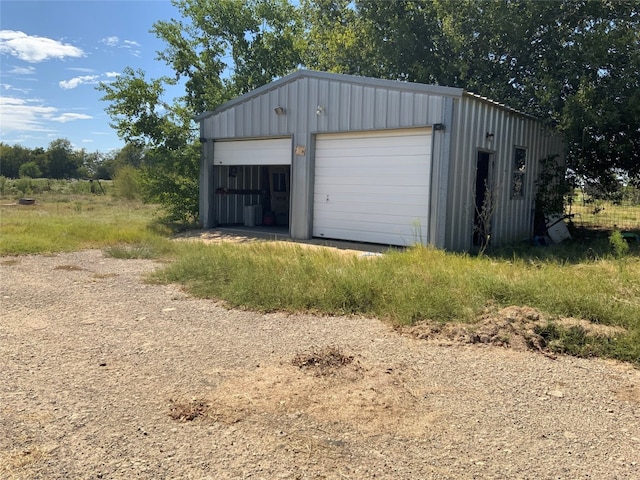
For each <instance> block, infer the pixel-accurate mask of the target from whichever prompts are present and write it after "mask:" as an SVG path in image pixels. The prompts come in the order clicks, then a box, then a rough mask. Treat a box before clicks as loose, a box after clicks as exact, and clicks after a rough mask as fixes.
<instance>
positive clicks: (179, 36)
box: [98, 0, 303, 221]
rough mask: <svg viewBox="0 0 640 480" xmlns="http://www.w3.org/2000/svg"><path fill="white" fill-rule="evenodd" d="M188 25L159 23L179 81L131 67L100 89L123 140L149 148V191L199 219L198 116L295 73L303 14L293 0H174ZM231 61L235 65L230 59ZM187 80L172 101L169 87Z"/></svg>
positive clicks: (166, 56) (164, 55) (165, 55)
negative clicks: (182, 91) (167, 93)
mask: <svg viewBox="0 0 640 480" xmlns="http://www.w3.org/2000/svg"><path fill="white" fill-rule="evenodd" d="M173 4H174V5H175V6H176V8H177V9H178V11H179V12H180V14H181V15H182V17H183V18H182V20H170V21H159V22H156V23H155V24H154V27H153V30H152V31H153V32H155V34H156V35H157V36H158V37H159V38H160V39H162V40H163V41H164V42H165V44H166V48H165V49H164V50H163V51H161V52H158V59H159V60H163V61H164V62H166V63H167V65H169V66H170V67H171V68H172V69H173V70H174V72H175V76H174V77H171V78H170V77H162V78H157V79H150V80H148V79H146V78H145V72H143V71H141V70H137V71H136V70H134V69H132V68H130V67H127V68H126V69H125V70H124V72H123V74H122V75H120V76H119V77H118V78H117V79H116V81H115V82H113V83H109V84H107V83H103V84H101V85H100V86H99V87H98V88H99V90H101V91H102V92H104V96H103V100H105V101H108V102H110V104H109V106H108V107H107V109H106V110H107V113H108V114H109V115H110V117H111V119H112V126H113V127H114V128H115V129H116V130H117V132H118V135H119V136H120V138H122V139H124V140H125V141H127V142H128V143H131V144H133V145H135V146H137V147H139V148H144V151H145V155H144V167H143V172H142V175H141V182H142V190H143V192H144V193H145V195H146V198H147V199H149V200H156V201H160V202H161V203H162V204H163V205H164V206H165V207H166V209H167V211H168V212H169V213H170V215H171V217H172V219H182V220H186V221H191V220H193V219H194V218H195V217H196V216H197V213H198V174H199V160H200V144H199V141H198V138H197V136H196V126H195V124H194V122H193V120H192V119H193V116H194V115H196V114H198V113H202V112H204V111H206V110H210V109H214V108H215V107H217V106H218V105H220V104H221V103H222V102H224V101H226V100H229V99H230V98H232V97H234V96H236V95H238V94H241V93H244V92H246V91H249V90H251V89H254V88H257V87H259V86H261V85H263V84H265V83H268V82H269V81H271V80H273V79H274V78H275V77H277V76H280V75H284V74H286V73H289V72H290V71H291V70H293V69H295V68H296V67H297V66H298V65H300V63H301V58H302V57H301V52H302V47H301V41H302V40H301V39H303V35H302V29H301V27H300V22H299V20H298V19H299V11H298V10H297V9H296V7H294V6H293V5H291V4H290V3H288V2H287V1H286V0H248V1H246V2H238V1H236V0H174V1H173ZM228 58H229V59H230V61H228ZM179 81H182V82H184V86H185V95H184V96H183V97H181V98H178V99H174V100H173V102H172V103H170V102H168V101H166V100H165V99H164V94H165V87H166V86H167V85H173V84H175V83H177V82H179Z"/></svg>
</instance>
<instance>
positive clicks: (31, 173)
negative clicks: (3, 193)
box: [19, 162, 42, 178]
mask: <svg viewBox="0 0 640 480" xmlns="http://www.w3.org/2000/svg"><path fill="white" fill-rule="evenodd" d="M19 173H20V178H24V177H29V178H40V177H42V171H40V168H39V167H38V164H37V163H36V162H27V163H23V164H22V165H20V170H19Z"/></svg>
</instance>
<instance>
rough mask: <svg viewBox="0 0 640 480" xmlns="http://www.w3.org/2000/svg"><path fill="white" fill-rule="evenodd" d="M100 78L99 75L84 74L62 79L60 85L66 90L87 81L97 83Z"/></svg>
mask: <svg viewBox="0 0 640 480" xmlns="http://www.w3.org/2000/svg"><path fill="white" fill-rule="evenodd" d="M97 80H98V75H83V76H81V77H74V78H72V79H70V80H62V81H60V82H58V85H59V86H60V88H63V89H64V90H70V89H72V88H76V87H78V86H79V85H82V84H85V83H91V84H96V83H98V82H97Z"/></svg>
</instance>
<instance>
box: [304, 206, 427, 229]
mask: <svg viewBox="0 0 640 480" xmlns="http://www.w3.org/2000/svg"><path fill="white" fill-rule="evenodd" d="M399 207H400V205H398V204H396V205H391V204H382V203H378V204H371V203H369V204H364V203H360V204H353V208H351V209H350V210H349V211H348V212H345V211H344V210H342V209H340V208H335V209H330V208H329V209H324V210H323V211H322V212H321V213H320V214H319V215H317V216H316V218H315V220H317V221H318V225H322V224H323V222H325V223H324V224H325V225H326V224H327V223H326V222H330V221H331V219H335V220H347V221H351V222H353V216H354V215H358V216H360V217H361V218H367V219H368V220H367V222H366V223H367V225H369V226H374V225H376V224H385V223H388V224H394V225H405V224H406V223H407V219H413V220H411V221H410V223H409V224H410V225H412V224H413V223H415V222H419V221H420V220H421V219H422V218H423V217H424V211H423V209H422V207H420V206H416V205H409V206H405V205H403V206H402V208H404V209H405V210H404V212H403V215H402V216H398V208H399ZM372 209H375V212H376V213H375V215H370V214H371V210H372Z"/></svg>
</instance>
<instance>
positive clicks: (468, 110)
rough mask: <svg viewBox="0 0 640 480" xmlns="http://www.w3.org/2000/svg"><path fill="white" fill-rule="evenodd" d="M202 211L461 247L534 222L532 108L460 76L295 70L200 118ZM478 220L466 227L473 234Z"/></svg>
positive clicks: (227, 220)
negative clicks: (438, 79) (411, 79)
mask: <svg viewBox="0 0 640 480" xmlns="http://www.w3.org/2000/svg"><path fill="white" fill-rule="evenodd" d="M197 121H199V122H200V137H201V138H200V140H201V142H202V143H203V155H202V163H201V176H200V220H201V222H202V224H203V226H204V227H205V228H211V227H215V226H223V225H238V224H240V225H249V226H251V225H279V226H281V227H282V226H287V227H288V231H289V235H290V236H291V238H294V239H309V238H311V237H318V238H328V239H340V240H353V241H359V242H371V243H379V244H386V245H411V244H414V243H423V244H431V245H434V246H436V247H439V248H446V249H448V250H458V251H465V250H470V249H472V248H473V245H474V242H476V243H477V242H478V238H477V228H475V227H476V225H477V223H478V219H477V214H476V211H477V210H478V208H477V207H481V206H482V205H483V202H484V200H485V198H486V190H485V185H488V186H489V187H490V191H491V192H493V197H494V198H495V202H494V204H495V210H494V214H493V216H492V219H491V232H492V233H491V240H492V243H494V244H503V243H507V242H512V241H517V240H521V239H524V238H529V237H530V236H531V235H532V233H533V222H534V219H533V215H534V211H533V210H534V198H535V181H536V179H537V176H538V173H539V161H540V159H542V158H544V157H546V156H548V155H550V154H557V155H560V156H561V157H562V154H563V146H562V143H561V141H560V139H559V137H558V136H557V135H556V134H554V133H553V132H552V131H550V130H548V129H546V128H545V127H544V126H543V125H542V123H541V122H539V121H538V120H536V119H534V118H532V117H530V116H527V115H524V114H522V113H519V112H517V111H515V110H513V109H510V108H508V107H505V106H504V105H500V104H498V103H496V102H494V101H491V100H488V99H486V98H481V97H479V96H477V95H474V94H471V93H468V92H465V91H463V90H461V89H458V88H449V87H441V86H434V85H422V84H416V83H405V82H396V81H391V80H380V79H373V78H363V77H355V76H350V75H340V74H330V73H324V72H314V71H304V70H303V71H298V72H295V73H293V74H291V75H288V76H286V77H284V78H281V79H279V80H276V81H274V82H272V83H270V84H268V85H264V86H263V87H261V88H258V89H256V90H254V91H252V92H249V93H247V94H245V95H243V96H241V97H238V98H236V99H234V100H231V101H230V102H227V103H225V104H224V105H222V106H220V107H219V108H217V109H216V110H214V111H212V112H206V113H204V114H202V115H200V116H199V117H197ZM474 232H475V234H474Z"/></svg>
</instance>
